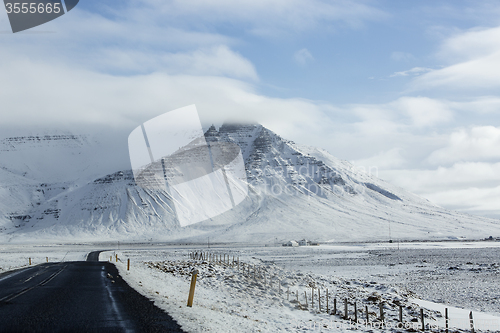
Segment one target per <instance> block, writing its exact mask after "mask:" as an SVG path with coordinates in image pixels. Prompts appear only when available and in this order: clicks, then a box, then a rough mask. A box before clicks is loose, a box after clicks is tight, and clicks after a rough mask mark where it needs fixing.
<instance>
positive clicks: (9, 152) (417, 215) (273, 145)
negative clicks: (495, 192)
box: [0, 124, 500, 243]
mask: <svg viewBox="0 0 500 333" xmlns="http://www.w3.org/2000/svg"><path fill="white" fill-rule="evenodd" d="M205 137H206V140H207V141H208V142H213V141H231V142H234V143H236V144H237V145H238V146H239V147H240V148H241V151H242V154H243V158H244V160H245V167H246V172H247V180H248V183H249V197H248V198H247V199H245V200H244V201H243V202H242V203H241V204H239V205H238V206H236V208H234V209H232V210H230V211H228V212H226V213H224V214H222V215H219V216H217V217H215V218H212V219H210V220H207V221H204V222H201V223H197V224H193V225H190V226H188V227H184V228H181V227H180V226H179V223H178V222H177V220H176V218H175V213H174V210H173V206H172V202H171V198H170V196H169V194H168V193H167V192H163V191H160V190H149V189H144V188H141V187H138V186H136V185H135V182H134V179H133V175H132V172H131V171H130V170H123V171H117V172H113V173H110V174H108V175H106V176H104V175H102V176H99V177H95V178H93V180H91V181H88V179H89V177H92V176H94V175H97V174H99V172H100V171H101V172H102V170H105V169H106V168H105V167H103V166H102V165H100V164H98V163H97V162H96V161H95V159H93V158H92V152H94V151H95V149H96V148H95V143H93V142H91V140H88V139H86V138H85V137H78V136H71V135H66V136H59V137H58V136H54V137H51V136H46V137H38V138H36V137H19V138H9V139H4V140H3V141H1V142H0V156H1V160H0V184H1V185H0V237H2V238H4V239H20V240H22V239H33V238H36V239H47V240H52V239H60V240H96V241H97V240H103V241H106V240H130V241H145V240H151V239H153V240H171V241H182V242H184V241H185V242H206V241H207V238H210V241H211V242H215V241H220V242H258V243H266V242H275V241H276V240H277V241H279V242H282V241H287V240H290V239H296V240H297V239H302V238H307V239H313V240H317V241H367V240H389V239H394V240H396V239H404V240H411V239H446V238H469V239H470V238H484V237H487V236H490V235H493V236H499V235H500V221H498V220H493V219H488V218H482V217H477V216H470V215H466V214H462V213H457V212H452V211H448V210H446V209H443V208H440V207H437V206H435V205H433V204H432V203H430V202H429V201H427V200H426V199H423V198H420V197H418V196H416V195H413V194H411V193H408V192H407V191H405V190H403V189H401V188H398V187H396V186H393V185H391V184H389V183H386V182H384V181H383V180H380V179H378V178H376V177H373V176H371V175H368V174H366V173H364V172H361V171H359V170H357V169H356V168H355V167H354V166H353V165H351V164H350V163H348V162H346V161H342V160H339V159H337V158H335V157H333V156H332V155H330V154H329V153H328V152H326V151H324V150H321V149H317V148H313V147H306V146H301V145H297V144H295V143H293V142H291V141H288V140H285V139H283V138H281V137H280V136H278V135H277V134H275V133H273V132H272V131H270V130H268V129H266V128H264V127H263V126H261V125H234V124H226V125H223V126H222V127H221V128H219V129H216V128H215V127H213V126H212V127H211V128H210V129H209V130H208V131H207V132H206V133H205ZM62 155H64V156H65V159H64V161H65V162H64V163H62V164H61V165H59V166H58V167H56V168H54V166H53V164H50V163H48V162H47V159H48V157H50V158H52V159H54V158H55V159H57V158H59V157H60V156H62ZM58 156H59V157H58ZM68 156H69V157H68ZM107 167H108V168H109V165H108V166H107ZM54 169H55V170H54Z"/></svg>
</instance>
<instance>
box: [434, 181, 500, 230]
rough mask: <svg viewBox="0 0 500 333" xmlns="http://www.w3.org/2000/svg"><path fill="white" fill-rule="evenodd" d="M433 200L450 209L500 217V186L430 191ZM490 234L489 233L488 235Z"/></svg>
mask: <svg viewBox="0 0 500 333" xmlns="http://www.w3.org/2000/svg"><path fill="white" fill-rule="evenodd" d="M426 197H427V198H428V199H429V200H431V201H433V202H439V203H440V205H441V206H445V207H448V208H449V209H454V210H460V211H463V212H467V213H470V214H477V215H483V216H489V217H492V218H497V219H498V218H500V209H498V203H499V202H500V186H496V187H492V188H477V187H469V188H464V189H458V190H445V191H442V192H435V193H429V194H428V195H427V196H426ZM487 236H489V235H487Z"/></svg>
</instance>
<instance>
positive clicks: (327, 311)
mask: <svg viewBox="0 0 500 333" xmlns="http://www.w3.org/2000/svg"><path fill="white" fill-rule="evenodd" d="M326 313H328V314H329V309H328V288H326Z"/></svg>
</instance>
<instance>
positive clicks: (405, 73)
mask: <svg viewBox="0 0 500 333" xmlns="http://www.w3.org/2000/svg"><path fill="white" fill-rule="evenodd" d="M432 71H433V69H431V68H425V67H413V68H412V69H409V70H407V71H402V72H395V73H394V74H391V75H390V77H397V76H418V75H420V74H423V73H428V72H432Z"/></svg>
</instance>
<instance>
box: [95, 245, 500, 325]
mask: <svg viewBox="0 0 500 333" xmlns="http://www.w3.org/2000/svg"><path fill="white" fill-rule="evenodd" d="M192 252H198V253H200V252H204V253H205V255H207V254H208V258H205V260H201V259H191V258H190V253H192ZM115 254H118V258H119V259H120V260H119V261H118V263H117V266H118V268H119V270H120V274H121V275H122V277H123V278H124V279H125V280H126V281H127V282H128V283H129V284H130V285H131V286H132V287H134V288H136V289H137V290H138V291H140V292H141V293H143V294H144V295H147V296H148V297H150V298H151V299H154V301H155V303H156V304H157V305H158V306H159V307H161V308H163V309H165V310H167V311H168V312H169V313H170V314H171V315H172V316H173V317H174V318H175V319H176V320H178V322H179V323H180V324H181V325H182V326H183V327H184V328H185V329H186V330H187V331H190V332H204V331H206V332H233V331H238V332H289V331H301V332H310V331H311V332H318V331H324V332H329V331H332V332H333V331H336V332H338V331H347V330H349V328H353V327H354V324H353V322H352V320H353V319H354V302H355V303H356V305H357V316H358V320H359V321H360V324H358V325H357V328H358V330H359V331H366V332H369V331H372V332H377V331H398V329H395V328H394V327H397V326H398V325H401V324H398V320H399V306H400V305H401V306H402V314H403V324H402V325H403V326H406V327H410V328H413V329H419V328H420V327H421V321H420V307H422V308H424V316H425V323H426V324H427V325H428V327H429V325H430V328H434V331H438V327H444V317H443V316H444V308H445V307H448V309H449V314H450V321H449V323H450V327H455V328H457V329H458V330H459V331H469V330H468V329H469V318H468V314H469V311H471V310H472V311H473V316H474V321H475V328H476V330H477V329H480V330H481V329H482V330H491V331H500V303H499V302H498V299H499V296H500V286H499V284H498V282H497V281H498V276H499V272H500V269H499V266H498V262H499V258H500V256H499V254H500V243H499V242H473V243H465V242H445V243H403V244H399V245H398V244H394V243H393V244H387V243H386V244H376V243H374V244H352V245H341V246H328V245H322V246H317V247H313V246H311V247H295V248H285V247H245V248H243V247H241V248H239V247H213V246H212V247H211V248H210V249H208V248H203V249H202V248H188V247H171V246H170V247H161V246H158V247H157V246H154V247H153V246H152V247H151V249H137V248H136V249H128V250H125V249H122V250H119V251H112V252H103V253H102V254H101V260H109V259H110V256H113V261H114V258H115V257H114V255H115ZM224 255H226V257H225V258H226V263H225V264H222V263H220V262H218V261H219V260H220V259H219V258H220V256H222V258H224ZM214 256H215V258H214ZM233 256H234V260H235V262H234V263H233ZM127 259H130V260H131V269H130V271H127V268H126V265H127ZM228 259H229V264H228V263H227V260H228ZM238 259H239V265H238ZM222 260H223V259H222ZM194 269H197V270H198V271H199V274H198V280H197V284H196V292H195V299H194V305H193V307H192V308H189V307H187V306H186V301H187V297H188V291H189V285H190V279H191V272H192V271H193V270H194ZM254 271H255V277H254ZM327 289H328V296H329V297H328V303H329V304H328V310H329V311H330V312H332V310H333V307H334V305H333V303H334V299H336V302H337V315H331V314H327V312H326V290H327ZM312 292H314V300H313V303H312V301H311V293H312ZM318 292H319V293H320V297H321V310H320V308H319V304H318ZM306 296H307V302H306ZM345 298H347V299H348V302H349V305H348V313H349V318H350V320H351V321H348V320H344V319H343V318H342V316H343V315H344V311H345V310H344V300H345ZM420 300H423V301H420ZM380 303H382V304H383V309H384V317H385V327H383V329H379V328H378V327H379V325H380V318H379V317H380V308H379V305H380ZM416 303H418V304H420V305H418V304H416ZM445 304H446V305H445ZM366 307H368V312H369V322H370V324H369V325H366V311H365V308H366ZM460 308H463V310H462V309H460ZM399 331H400V330H399Z"/></svg>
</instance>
